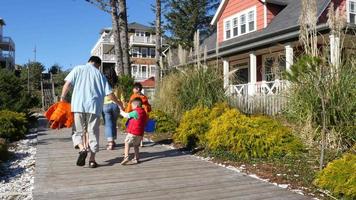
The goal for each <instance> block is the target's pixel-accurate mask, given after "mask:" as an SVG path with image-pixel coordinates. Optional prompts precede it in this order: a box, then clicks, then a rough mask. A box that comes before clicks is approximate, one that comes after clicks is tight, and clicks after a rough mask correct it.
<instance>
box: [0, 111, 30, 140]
mask: <svg viewBox="0 0 356 200" xmlns="http://www.w3.org/2000/svg"><path fill="white" fill-rule="evenodd" d="M27 127H28V122H27V118H26V115H25V114H23V113H17V112H12V111H8V110H2V111H0V137H1V138H4V139H6V140H9V141H10V142H12V141H17V140H20V139H22V138H24V137H25V134H26V133H27Z"/></svg>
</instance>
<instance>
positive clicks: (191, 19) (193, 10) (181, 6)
mask: <svg viewBox="0 0 356 200" xmlns="http://www.w3.org/2000/svg"><path fill="white" fill-rule="evenodd" d="M218 5H219V1H218V0H200V1H191V0H180V1H176V0H169V1H167V2H166V6H168V7H169V9H168V12H167V13H166V14H165V18H166V20H167V23H166V24H165V26H164V28H165V29H166V30H167V31H169V32H170V33H172V36H171V37H169V40H168V41H169V43H170V44H171V45H173V46H178V44H180V45H182V46H183V48H186V49H189V48H191V47H193V40H194V33H195V32H196V30H198V29H199V30H200V31H201V33H202V34H207V33H208V32H209V31H210V30H209V27H210V24H209V23H210V21H211V19H212V17H213V14H214V12H215V9H216V8H217V6H218Z"/></svg>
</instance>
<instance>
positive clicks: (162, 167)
mask: <svg viewBox="0 0 356 200" xmlns="http://www.w3.org/2000/svg"><path fill="white" fill-rule="evenodd" d="M101 132H102V133H103V129H101ZM123 139H124V135H121V134H120V136H119V140H118V141H121V142H122V141H123ZM100 141H101V151H100V152H99V153H98V155H97V162H98V164H99V165H100V166H99V167H98V168H96V169H91V168H88V166H87V163H86V166H85V167H78V166H76V165H75V162H76V159H77V155H78V153H77V150H75V149H73V147H72V142H71V132H70V130H69V129H62V130H50V131H46V132H42V133H39V136H38V145H37V155H36V175H35V188H34V190H33V197H34V199H35V200H37V199H46V200H47V199H66V200H67V199H125V200H129V199H155V200H161V199H162V200H163V199H169V200H173V199H183V200H185V199H187V200H188V199H189V200H190V199H191V200H196V199H204V200H208V199H211V200H215V199H231V200H232V199H234V200H235V199H236V200H237V199H243V200H250V199H251V200H252V199H256V200H257V199H261V200H262V199H270V200H285V199H288V200H297V199H298V200H299V199H300V200H302V199H309V198H308V197H305V196H302V195H299V194H296V193H293V192H290V191H287V190H284V189H282V188H279V187H276V186H274V185H272V184H269V183H265V182H262V181H260V180H257V179H254V178H251V177H249V176H246V175H243V174H240V173H238V172H234V171H231V170H228V169H225V168H223V167H220V166H218V165H215V164H213V163H210V162H206V161H203V160H200V159H197V158H195V157H194V156H191V155H185V154H182V153H181V152H178V151H176V150H170V149H168V148H167V147H164V146H161V145H154V144H147V146H146V147H143V148H142V149H141V161H142V162H141V163H140V164H137V165H128V166H121V165H120V164H119V162H120V161H121V160H122V158H123V155H122V154H123V146H122V144H119V145H118V147H117V148H116V150H114V151H106V150H104V142H105V141H104V137H103V134H101V138H100Z"/></svg>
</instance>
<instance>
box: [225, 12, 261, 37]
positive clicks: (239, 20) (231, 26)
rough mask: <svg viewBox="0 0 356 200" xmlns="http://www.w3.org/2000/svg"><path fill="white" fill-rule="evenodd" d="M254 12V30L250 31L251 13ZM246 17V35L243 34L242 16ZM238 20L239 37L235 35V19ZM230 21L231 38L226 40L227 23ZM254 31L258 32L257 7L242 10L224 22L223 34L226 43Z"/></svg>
mask: <svg viewBox="0 0 356 200" xmlns="http://www.w3.org/2000/svg"><path fill="white" fill-rule="evenodd" d="M251 11H253V12H254V30H252V31H250V30H249V22H250V21H249V12H251ZM243 15H244V16H245V23H244V24H245V26H246V27H245V33H241V25H242V23H241V16H243ZM235 18H237V19H238V34H237V36H234V35H233V19H235ZM228 21H229V23H230V24H229V27H230V38H226V22H228ZM254 31H257V7H256V6H252V7H250V8H247V9H245V10H242V11H240V12H238V13H236V14H234V15H231V16H229V17H227V18H225V19H224V20H223V34H224V37H223V38H224V41H226V40H230V39H232V38H235V37H239V36H241V35H245V34H248V33H252V32H254Z"/></svg>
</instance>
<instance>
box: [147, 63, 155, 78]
mask: <svg viewBox="0 0 356 200" xmlns="http://www.w3.org/2000/svg"><path fill="white" fill-rule="evenodd" d="M152 68H154V69H155V71H154V73H153V74H152ZM155 76H156V65H150V73H149V76H148V78H150V77H155Z"/></svg>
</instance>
